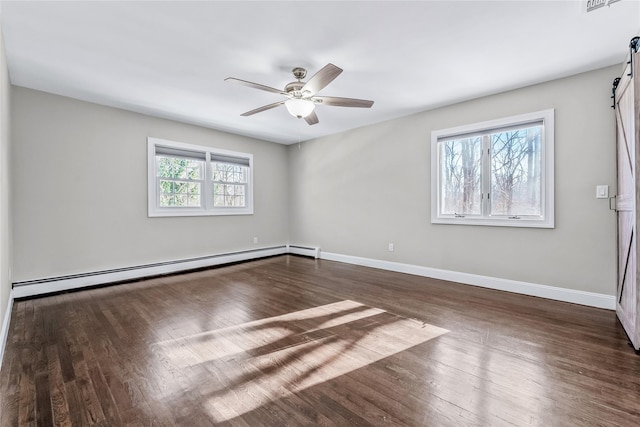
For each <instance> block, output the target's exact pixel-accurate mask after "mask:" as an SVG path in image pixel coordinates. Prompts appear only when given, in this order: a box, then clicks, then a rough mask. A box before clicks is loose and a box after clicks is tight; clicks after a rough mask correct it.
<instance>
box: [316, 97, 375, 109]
mask: <svg viewBox="0 0 640 427" xmlns="http://www.w3.org/2000/svg"><path fill="white" fill-rule="evenodd" d="M313 100H314V101H316V102H318V104H323V105H331V106H334V107H358V108H371V106H372V105H373V101H369V100H367V99H356V98H338V97H337V96H314V97H313Z"/></svg>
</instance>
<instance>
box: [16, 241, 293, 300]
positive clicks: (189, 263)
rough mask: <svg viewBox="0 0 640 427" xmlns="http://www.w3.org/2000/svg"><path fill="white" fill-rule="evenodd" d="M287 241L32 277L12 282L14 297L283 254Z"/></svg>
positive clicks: (285, 250) (285, 251)
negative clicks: (109, 267)
mask: <svg viewBox="0 0 640 427" xmlns="http://www.w3.org/2000/svg"><path fill="white" fill-rule="evenodd" d="M287 247H288V245H281V246H274V247H270V248H261V249H252V250H246V251H239V252H229V253H225V254H218V255H211V256H206V257H199V258H192V259H186V260H179V261H170V262H164V263H157V264H149V265H142V266H136V267H128V268H120V269H113V270H107V271H98V272H93V273H86V274H76V275H71V276H64V277H52V278H47V279H40V280H30V281H25V282H17V283H14V284H13V297H14V298H24V297H32V296H36V295H43V294H49V293H54V292H61V291H67V290H71V289H79V288H86V287H88V286H95V285H103V284H107V283H114V282H120V281H126V280H135V279H140V278H143V277H150V276H157V275H161V274H171V273H178V272H180V271H185V270H192V269H196V268H203V267H213V266H216V265H221V264H230V263H233V262H240V261H248V260H252V259H257V258H264V257H268V256H274V255H282V254H285V253H288V252H287V250H288V249H287Z"/></svg>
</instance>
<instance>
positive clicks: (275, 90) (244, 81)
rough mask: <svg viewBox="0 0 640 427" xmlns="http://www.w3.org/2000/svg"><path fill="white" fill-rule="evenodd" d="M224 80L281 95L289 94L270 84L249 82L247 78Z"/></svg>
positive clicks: (228, 78)
mask: <svg viewBox="0 0 640 427" xmlns="http://www.w3.org/2000/svg"><path fill="white" fill-rule="evenodd" d="M224 81H225V82H233V83H239V84H241V85H243V86H248V87H252V88H254V89H260V90H264V91H267V92H272V93H279V94H281V95H288V94H287V92H283V91H281V90H280V89H276V88H275V87H269V86H265V85H261V84H258V83H253V82H248V81H246V80H241V79H236V78H234V77H227V78H226V79H224Z"/></svg>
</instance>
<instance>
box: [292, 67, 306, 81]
mask: <svg viewBox="0 0 640 427" xmlns="http://www.w3.org/2000/svg"><path fill="white" fill-rule="evenodd" d="M291 72H292V73H293V76H294V77H295V78H296V79H298V80H302V79H304V78H305V76H306V75H307V70H305V69H304V68H302V67H296V68H294V69H293V70H291Z"/></svg>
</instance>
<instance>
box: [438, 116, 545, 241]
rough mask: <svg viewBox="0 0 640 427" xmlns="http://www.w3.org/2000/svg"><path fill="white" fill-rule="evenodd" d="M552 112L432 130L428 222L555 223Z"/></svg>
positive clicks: (518, 224)
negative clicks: (429, 212) (429, 213)
mask: <svg viewBox="0 0 640 427" xmlns="http://www.w3.org/2000/svg"><path fill="white" fill-rule="evenodd" d="M553 113H554V111H553V110H546V111H541V112H538V113H531V114H525V115H521V116H515V117H510V118H505V119H500V120H494V121H490V122H483V123H478V124H474V125H468V126H461V127H458V128H452V129H445V130H441V131H434V132H432V208H431V222H432V223H450V224H476V225H507V226H519V227H547V228H552V227H553V224H554V218H553V215H554V209H553Z"/></svg>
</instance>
